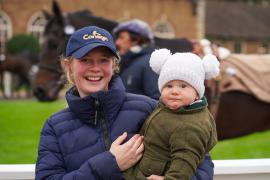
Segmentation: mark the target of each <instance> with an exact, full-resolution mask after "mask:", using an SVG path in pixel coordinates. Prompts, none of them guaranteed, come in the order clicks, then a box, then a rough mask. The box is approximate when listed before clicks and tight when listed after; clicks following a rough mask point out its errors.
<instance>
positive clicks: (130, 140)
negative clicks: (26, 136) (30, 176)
mask: <svg viewBox="0 0 270 180" xmlns="http://www.w3.org/2000/svg"><path fill="white" fill-rule="evenodd" d="M61 62H62V65H63V68H64V70H65V71H66V75H67V78H68V80H69V82H70V83H71V84H72V87H71V88H70V89H69V90H68V91H67V92H66V96H65V97H66V100H67V104H68V106H67V107H66V108H64V109H63V110H61V111H59V112H56V113H54V114H53V115H52V116H51V117H49V118H48V120H47V121H46V122H45V124H44V126H43V129H42V131H41V135H40V141H39V147H38V158H37V162H36V170H35V173H36V174H35V179H36V180H41V179H42V180H44V179H64V180H68V179H77V180H84V179H85V180H101V179H104V180H106V179H113V180H121V179H123V178H122V172H123V171H125V170H127V169H128V168H130V167H131V166H133V165H134V164H135V163H137V162H138V161H139V160H140V159H141V157H142V153H143V150H144V145H143V137H142V136H141V135H139V134H137V133H138V132H139V130H140V128H141V126H142V124H143V122H144V121H145V119H146V118H147V116H149V115H150V114H151V112H152V111H153V110H154V108H155V107H156V105H157V102H156V101H155V100H153V99H151V98H149V97H146V96H142V95H136V94H130V93H126V91H125V87H124V85H123V83H122V81H121V78H120V77H119V76H118V75H117V69H118V63H119V56H118V54H117V51H116V47H115V44H114V41H113V38H112V36H111V34H110V33H109V32H107V31H106V30H104V29H101V28H98V27H95V26H88V27H84V28H82V29H79V30H77V31H75V32H74V33H73V34H72V36H71V37H70V39H69V41H68V44H67V47H66V53H65V56H64V57H62V59H61ZM212 176H213V162H212V161H211V159H210V156H209V155H206V156H205V160H204V161H203V162H202V163H201V164H200V166H199V167H198V169H197V171H196V172H195V174H194V176H193V177H194V178H195V179H211V178H212Z"/></svg>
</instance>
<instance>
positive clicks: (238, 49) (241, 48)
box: [234, 41, 246, 53]
mask: <svg viewBox="0 0 270 180" xmlns="http://www.w3.org/2000/svg"><path fill="white" fill-rule="evenodd" d="M234 52H235V53H246V46H245V44H244V43H243V42H242V41H235V43H234Z"/></svg>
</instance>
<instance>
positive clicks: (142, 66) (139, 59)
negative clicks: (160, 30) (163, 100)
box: [120, 47, 160, 100]
mask: <svg viewBox="0 0 270 180" xmlns="http://www.w3.org/2000/svg"><path fill="white" fill-rule="evenodd" d="M153 50H154V49H153V48H151V47H145V48H143V49H142V50H140V51H139V52H131V51H128V52H127V53H126V54H125V55H124V56H123V57H121V62H120V76H121V78H122V80H123V83H124V85H125V87H126V90H127V92H129V93H134V94H142V95H145V96H148V97H151V98H153V99H156V100H158V99H159V96H160V93H159V90H158V75H157V74H156V73H155V72H154V71H153V70H152V69H151V67H150V65H149V60H150V56H151V53H152V52H153Z"/></svg>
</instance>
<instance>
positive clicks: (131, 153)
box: [110, 132, 144, 171]
mask: <svg viewBox="0 0 270 180" xmlns="http://www.w3.org/2000/svg"><path fill="white" fill-rule="evenodd" d="M126 138H127V133H126V132H124V133H123V134H122V135H121V136H119V137H118V138H117V139H116V140H115V141H114V142H113V143H112V145H111V148H110V152H111V153H112V154H113V155H114V156H115V159H116V162H117V164H118V167H119V168H120V170H121V171H124V170H127V169H128V168H130V167H131V166H133V165H134V164H136V163H137V162H138V161H139V160H140V159H141V157H142V154H143V150H144V145H143V136H140V135H139V134H135V135H134V136H133V137H132V138H130V140H129V141H127V142H126V143H124V144H122V143H123V142H124V140H125V139H126Z"/></svg>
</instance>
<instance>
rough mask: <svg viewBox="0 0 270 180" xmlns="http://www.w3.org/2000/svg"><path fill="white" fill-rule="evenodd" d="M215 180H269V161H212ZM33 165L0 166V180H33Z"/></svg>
mask: <svg viewBox="0 0 270 180" xmlns="http://www.w3.org/2000/svg"><path fill="white" fill-rule="evenodd" d="M214 164H215V174H214V179H215V180H269V179H270V158H269V159H242V160H214ZM34 178H35V165H34V164H20V165H0V180H33V179H34Z"/></svg>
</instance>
